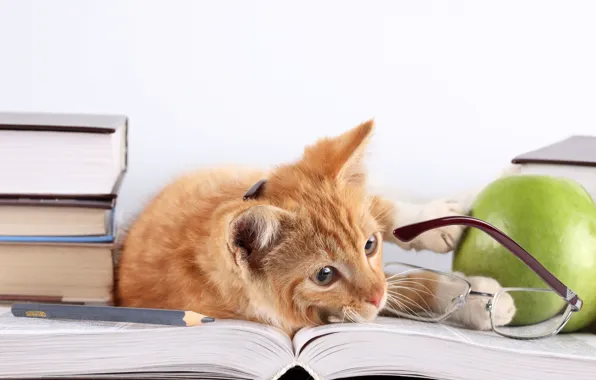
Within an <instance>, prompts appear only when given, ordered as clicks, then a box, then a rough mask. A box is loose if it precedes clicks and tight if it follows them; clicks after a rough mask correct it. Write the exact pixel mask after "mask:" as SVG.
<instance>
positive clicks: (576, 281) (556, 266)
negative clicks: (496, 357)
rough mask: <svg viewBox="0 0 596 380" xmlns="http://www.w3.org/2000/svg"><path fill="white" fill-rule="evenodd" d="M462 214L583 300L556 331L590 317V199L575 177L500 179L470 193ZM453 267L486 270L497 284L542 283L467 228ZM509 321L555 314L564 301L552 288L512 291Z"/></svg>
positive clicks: (595, 296)
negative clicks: (502, 237) (495, 232)
mask: <svg viewBox="0 0 596 380" xmlns="http://www.w3.org/2000/svg"><path fill="white" fill-rule="evenodd" d="M470 215H471V216H473V217H476V218H478V219H481V220H484V221H485V222H488V223H490V224H492V225H493V226H495V227H497V228H498V229H500V230H501V231H503V232H504V233H505V234H507V235H508V236H509V237H510V238H512V239H513V240H515V241H516V242H517V243H518V244H519V245H521V246H522V247H523V248H524V249H525V250H526V251H528V252H529V253H530V254H531V255H532V256H534V258H536V260H538V261H539V262H540V263H541V264H542V265H543V266H544V267H546V268H547V269H548V270H549V271H551V273H553V274H554V275H555V276H556V277H558V278H559V280H560V281H562V282H563V283H564V284H566V285H567V286H568V287H569V288H570V289H571V290H573V291H574V292H576V293H577V294H578V295H579V296H580V297H581V299H582V300H583V301H584V305H583V308H582V310H581V311H580V312H577V313H573V314H572V317H571V319H570V320H569V322H568V323H567V325H566V326H565V328H564V329H563V332H572V331H577V330H579V329H582V328H584V327H586V326H588V325H589V324H590V323H591V322H593V321H594V320H596V204H595V202H594V200H593V199H592V198H591V197H590V195H589V194H588V193H587V191H586V190H585V189H584V188H583V187H582V186H581V185H580V184H578V183H577V182H575V181H573V180H570V179H566V178H559V177H552V176H546V175H519V176H509V177H503V178H500V179H498V180H496V181H494V182H492V183H490V184H489V185H488V186H487V187H486V188H485V189H483V191H482V192H481V193H480V194H478V196H477V197H476V199H475V200H474V203H473V205H472V207H471V211H470ZM453 270H455V271H460V272H463V273H464V274H466V275H468V276H469V275H479V276H488V277H492V278H494V279H496V280H497V281H499V283H500V284H501V286H503V287H523V288H548V286H547V285H546V283H545V282H544V281H543V280H541V279H540V278H539V277H538V276H537V275H536V274H535V273H534V272H533V271H532V270H531V269H530V268H529V267H528V266H526V265H525V264H524V263H523V262H522V261H521V260H519V259H518V258H517V257H516V256H515V255H513V253H511V252H510V251H509V250H507V249H506V248H504V247H503V246H502V245H501V244H499V243H498V242H497V241H495V240H494V239H493V238H491V237H490V236H489V235H487V234H486V233H484V232H482V231H481V230H479V229H476V228H467V229H466V231H465V233H464V234H463V236H462V238H461V240H460V242H459V244H458V246H457V247H456V248H455V250H454V255H453ZM510 294H511V295H512V296H513V299H514V302H515V305H516V308H517V313H516V315H515V318H514V321H513V323H514V324H527V323H533V322H534V323H536V322H538V321H541V320H544V319H546V318H548V317H550V316H553V315H555V314H556V313H557V312H559V311H561V310H562V308H563V307H565V302H564V301H563V300H562V299H561V298H560V297H559V296H558V295H556V294H554V293H528V292H512V293H510Z"/></svg>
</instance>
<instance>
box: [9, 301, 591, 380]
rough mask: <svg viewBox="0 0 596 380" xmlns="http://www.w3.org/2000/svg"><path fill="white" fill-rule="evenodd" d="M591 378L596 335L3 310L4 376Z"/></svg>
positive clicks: (382, 322)
mask: <svg viewBox="0 0 596 380" xmlns="http://www.w3.org/2000/svg"><path fill="white" fill-rule="evenodd" d="M294 366H301V367H303V368H304V369H305V370H306V371H307V372H308V373H310V374H311V376H312V377H313V378H314V379H337V378H347V377H352V376H366V375H409V376H426V377H431V378H435V379H470V380H472V379H473V380H478V379H484V380H490V379H499V380H502V379H516V380H521V379H538V378H539V379H541V380H549V379H557V380H559V379H563V378H569V379H574V380H580V379H586V380H588V379H591V380H593V379H594V374H596V335H592V334H579V333H578V334H560V335H558V336H555V337H551V338H546V339H540V340H533V341H520V340H514V339H509V338H503V337H500V336H496V335H494V334H493V333H488V332H477V331H469V330H462V329H458V328H455V327H452V326H449V325H445V324H431V323H423V322H414V321H410V320H406V319H397V318H379V319H378V320H376V321H375V322H374V323H370V324H353V323H346V324H332V325H326V326H321V327H315V328H308V329H304V330H301V331H299V332H298V333H297V334H296V336H295V337H294V339H293V340H291V339H290V338H289V337H288V336H287V335H285V334H283V333H281V332H280V331H278V330H276V329H274V328H271V327H268V326H264V325H259V324H255V323H248V322H243V321H232V320H218V321H215V322H213V323H208V324H206V325H202V326H198V327H169V326H157V325H139V324H123V323H97V322H93V323H87V322H78V321H57V320H43V319H29V318H16V317H13V316H12V314H11V313H10V309H9V308H8V307H4V308H0V378H11V379H16V378H25V377H42V376H43V377H44V378H48V377H61V376H62V377H68V378H74V377H81V378H85V377H93V378H102V377H105V378H136V377H145V378H148V377H151V378H171V379H174V378H201V379H207V378H228V379H229V378H238V379H278V378H280V377H281V376H282V375H283V374H284V373H285V372H286V371H288V370H289V369H290V368H292V367H294Z"/></svg>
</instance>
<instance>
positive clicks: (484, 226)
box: [388, 215, 583, 339]
mask: <svg viewBox="0 0 596 380" xmlns="http://www.w3.org/2000/svg"><path fill="white" fill-rule="evenodd" d="M453 225H463V226H467V227H473V228H477V229H479V230H481V231H483V232H485V233H486V234H487V235H489V236H490V237H492V238H493V239H494V240H496V241H497V242H498V243H500V244H501V245H502V246H503V247H505V248H507V250H509V251H510V252H511V253H513V254H514V255H515V256H516V257H517V258H518V259H520V260H521V261H522V262H523V263H524V264H526V266H527V267H528V268H530V270H532V271H533V272H534V273H536V275H537V276H538V277H540V278H541V279H542V280H543V281H544V282H545V283H546V284H547V285H548V287H549V288H550V289H551V290H552V291H554V292H555V293H556V294H558V295H559V296H560V297H561V298H562V299H563V300H565V302H566V303H567V304H568V306H567V309H566V310H565V312H566V313H567V315H566V317H565V319H564V320H563V321H562V322H561V324H560V325H559V326H558V327H557V328H556V329H555V330H554V331H553V332H551V333H549V334H545V335H543V336H537V337H528V338H522V337H518V336H512V335H508V334H504V333H501V332H499V331H498V329H497V328H496V326H495V325H494V320H493V307H494V304H495V302H494V301H495V300H496V299H498V296H499V295H500V294H501V293H502V292H505V291H517V290H532V291H547V289H545V288H537V289H528V288H519V287H514V288H501V289H500V290H499V291H498V292H497V293H495V294H492V293H486V292H478V291H474V290H472V285H471V284H470V283H469V282H468V281H467V280H465V279H463V278H460V277H458V278H460V279H462V280H464V281H465V282H467V283H468V285H469V286H468V291H467V292H466V294H462V295H461V297H462V299H461V300H458V304H457V305H456V307H454V308H453V310H451V311H450V312H448V313H446V314H445V315H444V316H442V317H441V318H439V319H437V320H433V321H432V322H440V321H442V320H445V319H446V318H448V317H449V316H450V315H452V314H453V313H454V312H455V311H457V310H458V309H459V308H460V307H461V306H463V304H464V303H465V302H466V300H467V298H468V297H469V296H485V297H491V300H490V302H489V303H488V304H487V311H488V312H489V313H490V314H491V318H490V320H491V326H492V329H493V331H495V332H496V333H497V334H499V335H503V336H507V337H510V338H516V339H538V338H542V337H546V336H553V335H556V334H558V333H559V332H560V331H561V330H562V329H563V327H564V326H565V325H566V324H567V322H568V321H569V319H570V318H571V315H572V313H574V312H579V311H580V310H581V309H582V306H583V301H582V300H581V298H580V297H579V296H578V295H577V294H576V293H575V292H574V291H572V290H571V289H570V288H569V287H568V286H567V285H565V284H563V283H562V282H561V281H560V280H559V279H558V278H557V277H556V276H555V275H553V274H552V273H551V272H550V271H549V270H548V269H546V268H545V267H544V266H543V265H542V264H540V262H539V261H538V260H536V259H535V258H534V256H532V255H531V254H530V253H529V252H528V251H526V250H525V249H524V248H523V247H521V246H520V245H519V244H518V243H517V242H515V241H514V240H513V239H511V238H510V237H509V236H507V235H506V234H505V233H504V232H502V231H501V230H499V229H498V228H496V227H495V226H493V225H491V224H490V223H487V222H485V221H483V220H481V219H478V218H475V217H472V216H464V215H461V216H446V217H441V218H435V219H429V220H425V221H422V222H417V223H412V224H408V225H405V226H402V227H398V228H396V229H394V230H393V236H395V238H397V239H398V240H400V241H402V242H409V241H411V240H413V239H415V238H416V237H418V236H419V235H421V234H422V233H424V232H427V231H430V230H433V229H436V228H441V227H447V226H453ZM388 264H391V263H388ZM399 264H400V265H405V266H410V267H414V268H418V269H423V270H425V271H431V272H435V273H437V274H442V275H449V273H445V272H440V271H436V270H433V269H427V268H420V267H416V266H413V265H409V264H401V263H399Z"/></svg>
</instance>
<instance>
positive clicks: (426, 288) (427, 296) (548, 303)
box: [385, 216, 582, 339]
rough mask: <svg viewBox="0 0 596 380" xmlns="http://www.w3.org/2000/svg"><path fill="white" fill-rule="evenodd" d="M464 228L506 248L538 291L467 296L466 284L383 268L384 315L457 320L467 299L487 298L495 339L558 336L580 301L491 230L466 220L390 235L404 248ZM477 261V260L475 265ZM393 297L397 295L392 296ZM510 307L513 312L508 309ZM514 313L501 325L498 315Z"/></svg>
mask: <svg viewBox="0 0 596 380" xmlns="http://www.w3.org/2000/svg"><path fill="white" fill-rule="evenodd" d="M450 225H464V226H468V227H474V228H478V229H480V230H481V231H483V232H485V233H487V234H488V235H489V236H490V237H492V238H493V239H495V240H496V241H497V242H499V243H500V244H501V245H502V246H504V247H505V248H507V249H508V250H509V251H511V253H513V254H514V255H515V256H516V257H517V258H519V259H520V260H521V261H522V262H524V263H525V264H526V265H527V266H528V267H529V268H530V269H531V270H532V271H533V272H534V273H535V274H536V275H538V277H539V278H540V279H542V280H543V281H544V283H545V287H544V288H515V287H509V288H500V289H499V290H498V291H496V292H495V293H490V292H479V291H475V290H472V284H471V283H470V281H468V280H466V279H464V278H462V277H459V276H458V275H456V274H454V273H445V272H441V271H436V270H432V269H426V268H420V267H416V266H413V265H408V264H402V263H388V264H386V266H385V271H386V273H387V274H388V282H389V283H390V289H391V290H390V291H391V292H392V293H391V295H390V297H389V299H390V300H389V302H388V309H389V310H390V311H391V312H392V313H394V314H397V315H399V316H403V317H406V318H410V319H416V320H421V321H426V322H440V321H444V320H446V319H447V318H449V317H452V316H457V314H456V313H459V312H461V309H462V306H464V305H465V304H466V303H467V302H470V298H471V297H489V301H488V302H487V304H486V312H487V313H489V317H490V325H491V328H492V330H493V331H494V332H496V333H497V334H499V335H502V336H505V337H509V338H515V339H538V338H544V337H548V336H552V335H556V334H557V333H559V332H560V331H561V330H562V329H563V327H564V326H565V324H566V323H567V322H568V321H569V319H570V318H571V314H572V313H573V312H578V311H579V310H581V308H582V300H581V299H580V298H579V297H578V296H577V294H575V293H574V292H573V291H572V290H571V289H569V288H568V287H567V286H566V285H565V284H563V283H562V282H561V281H560V280H559V279H557V278H556V277H555V276H554V275H553V274H552V273H551V272H550V271H548V270H547V269H546V268H545V267H544V266H543V265H542V264H540V263H539V262H538V261H537V260H536V259H535V258H534V257H533V256H532V255H531V254H530V253H528V252H527V251H526V250H524V249H523V248H522V247H521V246H520V245H519V244H517V243H516V242H515V241H514V240H512V239H511V238H510V237H508V236H507V235H506V234H505V233H503V232H501V231H500V230H498V229H497V228H496V227H494V226H492V225H490V224H489V223H486V222H484V221H482V220H480V219H476V218H474V217H470V216H448V217H443V218H437V219H432V220H427V221H424V222H419V223H414V224H410V225H407V226H403V227H400V228H397V229H395V230H394V231H393V235H394V236H395V237H396V238H397V239H399V240H401V241H404V242H407V241H410V240H412V239H414V238H416V237H417V236H418V235H420V234H422V233H424V232H426V231H429V230H432V229H436V228H441V227H446V226H450ZM480 259H481V258H479V260H480ZM395 291H397V292H395ZM512 306H515V308H514V309H512ZM511 310H515V311H514V312H513V315H512V316H511V318H507V319H506V320H503V312H504V313H505V314H506V313H507V312H508V311H511Z"/></svg>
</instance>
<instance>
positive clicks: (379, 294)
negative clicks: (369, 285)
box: [367, 287, 383, 307]
mask: <svg viewBox="0 0 596 380" xmlns="http://www.w3.org/2000/svg"><path fill="white" fill-rule="evenodd" d="M382 299H383V288H381V287H379V288H374V289H373V291H372V294H371V296H370V297H369V298H368V300H367V302H368V303H372V304H373V305H375V307H379V305H380V304H381V300H382Z"/></svg>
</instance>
